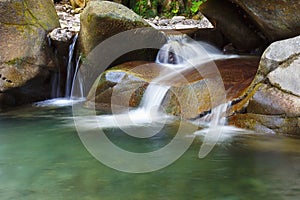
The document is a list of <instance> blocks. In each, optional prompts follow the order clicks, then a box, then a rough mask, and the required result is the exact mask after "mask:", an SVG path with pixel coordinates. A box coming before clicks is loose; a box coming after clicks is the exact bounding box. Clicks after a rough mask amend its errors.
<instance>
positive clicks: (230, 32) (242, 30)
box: [199, 0, 265, 52]
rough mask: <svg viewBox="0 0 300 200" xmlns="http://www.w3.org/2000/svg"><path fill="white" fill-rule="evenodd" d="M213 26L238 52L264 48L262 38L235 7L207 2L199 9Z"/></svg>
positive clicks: (212, 1) (215, 0) (216, 0)
mask: <svg viewBox="0 0 300 200" xmlns="http://www.w3.org/2000/svg"><path fill="white" fill-rule="evenodd" d="M199 10H200V12H201V13H203V14H204V15H205V16H206V17H207V18H208V20H209V21H210V22H212V23H213V24H214V26H215V27H216V28H217V29H218V30H220V31H221V33H222V34H223V35H224V36H225V37H226V38H227V39H228V40H229V42H230V43H232V44H233V46H234V48H236V49H238V50H240V51H248V52H249V51H252V50H254V49H257V48H260V47H262V46H264V43H265V42H264V40H263V38H262V37H261V36H260V35H259V34H258V32H257V30H256V29H255V27H253V26H250V25H249V23H247V21H249V19H248V16H247V15H242V14H241V12H240V10H239V9H237V7H236V6H235V5H234V4H232V3H230V2H228V1H223V0H209V1H206V2H205V3H203V4H202V5H201V6H200V8H199Z"/></svg>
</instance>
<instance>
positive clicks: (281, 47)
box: [230, 36, 300, 135]
mask: <svg viewBox="0 0 300 200" xmlns="http://www.w3.org/2000/svg"><path fill="white" fill-rule="evenodd" d="M299 60H300V36H297V37H294V38H290V39H286V40H282V41H278V42H274V43H272V44H271V45H270V46H269V47H268V48H267V49H266V50H265V52H264V54H263V56H262V58H261V61H260V65H259V68H258V71H257V74H256V76H255V78H254V80H253V82H252V83H251V86H250V87H249V92H247V96H248V97H247V102H244V105H246V107H245V109H244V114H239V113H236V114H235V115H233V116H232V117H230V123H232V124H234V125H236V126H239V127H241V128H248V129H252V130H255V131H258V132H262V133H273V134H292V135H300V123H299V117H300V97H299V85H300V84H299V83H300V82H299V79H300V77H299V72H300V71H299V69H300V62H299Z"/></svg>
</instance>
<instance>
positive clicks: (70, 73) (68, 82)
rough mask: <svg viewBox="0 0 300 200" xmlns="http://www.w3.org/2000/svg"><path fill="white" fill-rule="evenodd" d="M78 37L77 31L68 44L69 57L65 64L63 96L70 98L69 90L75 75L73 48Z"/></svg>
mask: <svg viewBox="0 0 300 200" xmlns="http://www.w3.org/2000/svg"><path fill="white" fill-rule="evenodd" d="M77 39H78V33H76V35H75V36H74V38H73V41H72V43H71V45H70V46H69V59H68V65H67V77H66V90H65V97H67V98H70V97H71V90H72V85H73V80H74V76H75V75H76V73H75V69H74V64H73V59H74V56H73V55H74V50H75V45H76V42H77Z"/></svg>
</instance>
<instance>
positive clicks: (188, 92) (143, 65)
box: [86, 58, 258, 119]
mask: <svg viewBox="0 0 300 200" xmlns="http://www.w3.org/2000/svg"><path fill="white" fill-rule="evenodd" d="M216 64H217V66H218V68H219V70H220V73H221V76H222V80H224V83H225V85H224V86H225V89H226V90H227V91H228V93H229V94H228V101H231V100H236V99H238V98H239V97H241V96H243V95H244V92H245V91H247V89H248V86H249V84H250V82H251V80H252V79H253V76H254V74H255V72H256V68H257V67H256V66H257V64H258V60H257V59H252V58H251V59H246V60H235V59H232V60H219V61H217V62H216ZM205 66H206V67H207V68H206V69H207V70H209V69H210V67H209V66H210V65H209V64H206V65H205ZM230 68H231V70H230ZM206 72H207V71H206V70H205V69H204V68H203V69H202V68H201V70H200V72H199V71H198V70H197V69H195V68H192V69H189V70H187V71H185V72H183V73H177V72H176V71H174V69H172V68H167V67H164V66H162V65H159V64H156V63H150V62H141V61H135V62H129V63H124V64H121V65H118V66H116V67H113V68H111V69H109V70H107V71H105V72H104V73H102V74H101V75H100V76H99V77H98V79H97V81H96V82H95V83H94V85H93V87H92V89H91V90H90V92H89V95H88V97H87V102H86V106H87V107H90V108H94V107H95V108H96V109H100V110H105V111H111V106H112V104H113V105H117V106H118V107H119V108H120V109H121V110H122V109H128V108H129V107H137V106H138V105H139V104H140V101H141V99H142V97H143V94H144V92H145V89H146V88H147V86H148V85H149V83H150V82H151V81H153V80H158V79H157V77H158V76H167V77H168V79H162V80H160V81H159V82H158V84H162V85H169V86H170V89H169V91H168V92H167V94H166V96H165V98H164V100H163V102H162V107H163V109H164V110H165V112H167V113H169V114H172V115H178V116H179V115H180V116H182V117H183V118H186V119H191V118H197V117H198V116H201V115H203V113H206V112H208V111H209V110H210V109H211V106H212V98H213V96H218V94H222V93H223V92H222V88H221V87H219V85H218V84H217V81H218V77H214V76H215V74H213V72H209V73H208V74H210V75H209V76H210V79H211V80H204V79H203V76H202V75H203V74H205V73H206ZM201 73H202V75H201ZM233 77H235V78H233ZM237 78H239V80H237ZM209 81H212V82H213V83H215V84H209ZM208 85H209V86H210V88H208ZM224 86H223V87H224Z"/></svg>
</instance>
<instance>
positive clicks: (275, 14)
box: [232, 0, 300, 41]
mask: <svg viewBox="0 0 300 200" xmlns="http://www.w3.org/2000/svg"><path fill="white" fill-rule="evenodd" d="M232 1H233V2H235V3H236V4H237V5H239V6H240V7H241V8H243V10H244V11H245V12H246V13H247V14H248V15H249V16H250V17H251V19H252V20H253V21H254V22H255V23H256V25H257V26H258V28H259V29H260V30H261V31H262V32H263V33H264V35H265V36H266V37H267V38H268V40H269V41H275V40H281V39H286V38H290V37H294V36H297V35H299V34H300V23H299V21H300V12H299V10H300V1H299V0H289V1H283V0H272V1H270V0H251V1H249V0H232Z"/></svg>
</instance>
